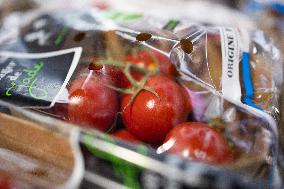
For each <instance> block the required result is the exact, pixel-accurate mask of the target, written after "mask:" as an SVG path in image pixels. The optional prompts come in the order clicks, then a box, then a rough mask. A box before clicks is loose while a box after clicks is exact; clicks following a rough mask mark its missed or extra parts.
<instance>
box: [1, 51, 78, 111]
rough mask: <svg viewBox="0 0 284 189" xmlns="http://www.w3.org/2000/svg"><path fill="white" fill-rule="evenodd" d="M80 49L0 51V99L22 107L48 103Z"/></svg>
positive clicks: (60, 87) (64, 81)
mask: <svg viewBox="0 0 284 189" xmlns="http://www.w3.org/2000/svg"><path fill="white" fill-rule="evenodd" d="M81 51H82V50H81V48H73V49H66V50H61V51H55V52H48V53H29V54H27V53H16V52H0V81H1V85H0V92H1V93H0V98H1V99H2V100H4V101H6V102H10V103H14V104H16V105H19V106H24V107H50V106H52V105H53V104H54V103H55V101H56V99H57V98H58V97H59V94H60V93H61V92H62V91H63V90H64V89H65V87H66V84H67V82H68V80H69V79H70V77H71V75H72V73H73V72H74V69H75V68H76V66H77V64H78V61H79V58H80V55H81Z"/></svg>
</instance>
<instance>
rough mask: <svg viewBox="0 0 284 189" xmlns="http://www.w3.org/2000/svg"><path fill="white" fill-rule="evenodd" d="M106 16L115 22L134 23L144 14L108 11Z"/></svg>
mask: <svg viewBox="0 0 284 189" xmlns="http://www.w3.org/2000/svg"><path fill="white" fill-rule="evenodd" d="M105 16H106V18H108V19H111V20H115V21H133V20H138V19H140V18H142V17H143V15H142V14H136V13H126V12H120V11H107V12H105Z"/></svg>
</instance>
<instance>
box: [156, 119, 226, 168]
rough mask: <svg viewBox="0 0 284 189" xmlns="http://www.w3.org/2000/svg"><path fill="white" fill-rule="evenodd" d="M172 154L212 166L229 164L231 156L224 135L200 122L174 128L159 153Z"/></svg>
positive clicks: (187, 123)
mask: <svg viewBox="0 0 284 189" xmlns="http://www.w3.org/2000/svg"><path fill="white" fill-rule="evenodd" d="M165 151H167V152H172V153H176V154H179V155H181V156H182V157H185V158H189V159H192V160H197V161H201V162H205V163H210V164H220V163H224V162H227V161H228V160H229V159H230V158H231V156H230V154H229V147H228V144H227V142H226V140H225V138H224V137H223V135H221V134H219V133H218V132H216V131H215V130H214V129H212V128H210V127H209V126H208V125H207V124H204V123H199V122H186V123H182V124H180V125H178V126H176V127H175V128H173V129H172V130H171V131H170V132H169V133H168V135H167V136H166V139H165V141H164V144H163V145H162V146H161V147H159V148H158V150H157V152H158V153H162V152H165Z"/></svg>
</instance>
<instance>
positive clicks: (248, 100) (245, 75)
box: [242, 52, 262, 110]
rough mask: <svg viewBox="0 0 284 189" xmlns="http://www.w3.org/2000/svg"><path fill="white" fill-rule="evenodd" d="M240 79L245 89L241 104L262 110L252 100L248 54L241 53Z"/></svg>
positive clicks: (252, 91) (252, 90)
mask: <svg viewBox="0 0 284 189" xmlns="http://www.w3.org/2000/svg"><path fill="white" fill-rule="evenodd" d="M242 79H243V84H244V89H245V96H244V97H243V99H242V100H243V102H244V103H245V104H247V105H249V106H251V107H254V108H256V109H259V110H262V108H260V107H259V106H257V105H255V104H254V102H253V100H252V98H253V96H254V88H253V84H252V80H251V74H250V58H249V53H248V52H243V53H242Z"/></svg>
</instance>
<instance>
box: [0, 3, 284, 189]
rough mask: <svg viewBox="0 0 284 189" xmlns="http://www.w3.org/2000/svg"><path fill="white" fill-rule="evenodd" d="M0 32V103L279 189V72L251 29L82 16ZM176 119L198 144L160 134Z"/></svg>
mask: <svg viewBox="0 0 284 189" xmlns="http://www.w3.org/2000/svg"><path fill="white" fill-rule="evenodd" d="M146 23H147V24H146ZM0 35H2V36H3V39H2V40H1V44H0V49H1V52H0V56H1V57H0V60H1V64H0V65H1V72H0V78H1V80H2V82H1V85H0V91H1V100H4V101H6V102H9V103H13V104H16V105H17V106H20V107H22V108H29V109H31V110H32V111H35V112H38V113H41V114H43V115H46V119H49V118H50V117H55V118H59V119H62V120H65V121H67V122H70V123H74V124H77V125H78V126H81V127H82V128H84V129H85V128H89V129H90V128H92V129H99V130H101V131H105V132H108V133H110V134H113V133H116V132H117V131H119V130H124V132H126V133H127V134H126V135H127V136H125V135H123V136H121V135H119V137H122V138H123V139H124V140H128V141H133V140H134V141H135V142H137V141H138V143H143V144H147V145H148V146H149V147H152V148H154V149H157V153H165V152H167V151H169V152H175V153H177V154H179V155H181V156H182V157H184V158H186V159H191V160H194V161H201V162H205V163H209V164H213V165H217V166H221V167H223V168H226V169H229V170H233V171H238V172H241V173H242V174H243V175H247V176H251V177H256V178H262V179H264V180H266V181H268V182H270V183H271V184H273V185H279V184H280V183H281V181H280V180H281V178H280V175H279V170H278V168H279V167H278V165H277V161H276V160H277V157H278V149H279V147H278V128H277V121H278V116H279V115H278V112H279V109H278V104H279V103H278V96H279V88H280V85H281V83H282V65H281V63H280V52H279V50H278V49H277V48H276V47H275V46H274V45H273V43H272V42H270V41H269V40H268V39H267V38H266V37H265V35H264V34H263V33H262V32H261V31H254V32H246V31H243V30H241V29H235V28H229V27H227V28H220V27H213V26H212V27H209V26H202V25H198V24H191V23H190V21H188V20H159V19H154V18H152V17H147V16H144V15H141V14H133V13H122V12H115V11H111V10H106V11H100V10H98V9H92V8H84V9H79V10H78V9H67V10H60V11H58V9H56V10H54V11H49V12H46V13H45V12H41V13H39V12H34V13H33V12H31V13H28V14H26V15H25V14H13V15H10V17H8V18H6V19H5V20H4V22H3V27H2V28H1V30H0ZM184 122H190V123H187V124H189V125H187V126H185V128H186V129H187V128H193V129H200V130H196V131H194V130H189V131H187V133H188V135H178V136H180V137H181V138H182V137H185V139H184V140H188V139H190V137H192V136H193V137H198V138H197V140H200V141H201V142H200V143H199V144H197V145H196V144H190V141H189V144H186V145H185V146H184V145H181V144H178V140H177V139H178V138H176V137H175V136H167V135H169V133H170V132H171V135H175V134H174V133H175V132H173V130H176V129H179V128H181V126H177V125H179V124H182V123H184ZM192 122H195V123H197V124H199V126H196V127H195V126H192V125H191V124H192ZM201 122H202V123H203V124H202V125H201ZM200 125H201V126H200ZM200 127H201V128H200ZM125 128H127V130H126V131H125ZM204 129H205V130H204ZM181 132H182V131H181ZM190 132H192V134H190ZM195 132H197V133H199V134H197V135H196V134H194V133H195ZM115 135H116V136H117V134H115ZM129 135H130V136H129ZM190 135H192V136H190ZM208 140H209V141H210V146H209V145H208ZM175 142H176V143H175ZM178 146H180V148H179V147H178ZM189 146H193V147H190V148H189Z"/></svg>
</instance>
